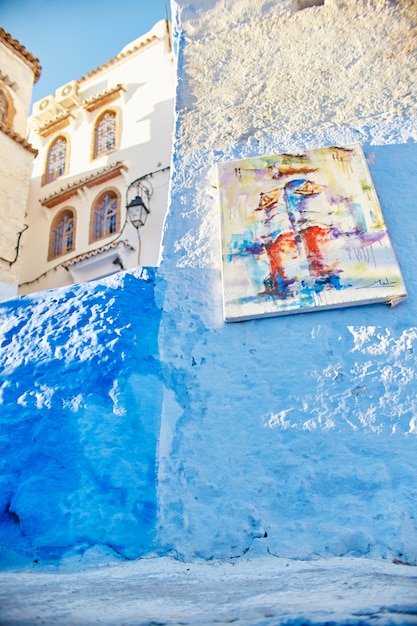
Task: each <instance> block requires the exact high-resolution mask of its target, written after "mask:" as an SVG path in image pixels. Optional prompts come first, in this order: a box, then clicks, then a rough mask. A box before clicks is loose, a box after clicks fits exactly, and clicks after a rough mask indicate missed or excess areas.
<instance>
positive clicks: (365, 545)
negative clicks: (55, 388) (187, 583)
mask: <svg viewBox="0 0 417 626" xmlns="http://www.w3.org/2000/svg"><path fill="white" fill-rule="evenodd" d="M173 9H174V14H176V15H177V19H178V23H177V37H176V45H177V49H178V66H179V67H178V75H179V81H178V90H177V127H176V135H175V152H174V176H173V181H172V192H171V193H172V204H171V210H170V214H169V216H168V220H167V223H166V235H165V241H164V244H165V257H164V263H163V264H162V267H161V272H160V275H162V276H163V277H164V279H165V281H166V293H165V304H164V314H163V317H162V326H161V332H160V346H161V359H162V362H163V365H164V369H163V371H164V384H165V388H166V390H165V401H164V409H165V410H164V417H163V422H162V429H161V442H160V455H161V457H160V483H159V491H158V495H159V506H160V516H161V533H160V538H161V542H162V544H163V545H164V546H166V549H170V548H171V549H172V550H174V551H177V552H178V553H180V554H185V555H186V556H187V557H191V556H193V555H195V554H198V555H200V556H203V557H205V558H210V557H212V556H215V557H225V556H237V555H241V554H243V553H244V552H245V551H247V550H248V549H249V550H251V552H252V553H256V552H259V551H260V552H266V551H270V552H273V553H274V554H279V555H286V556H290V555H292V556H299V557H308V556H311V555H314V554H338V555H342V554H348V553H350V554H355V555H364V554H366V555H379V556H387V555H395V556H396V557H397V558H407V559H409V560H413V561H415V560H416V558H417V551H416V546H417V526H416V521H415V519H414V515H415V502H416V496H417V492H416V487H415V475H416V470H415V463H414V457H415V452H416V435H417V427H416V419H417V418H416V400H417V397H416V379H415V370H416V356H415V350H416V338H417V328H416V320H415V306H416V303H415V287H416V281H415V274H416V272H415V267H414V260H413V257H414V255H413V253H412V250H414V249H415V218H414V215H415V211H414V207H415V195H416V183H415V172H416V167H417V149H416V144H415V141H416V139H417V117H416V114H417V101H416V97H415V86H416V83H415V76H416V73H415V71H416V69H417V68H416V55H415V47H416V18H417V15H416V13H415V6H414V5H413V3H411V2H409V3H407V2H399V3H391V2H388V1H387V2H384V1H380V2H353V1H352V2H350V1H347V2H339V1H337V0H334V1H332V2H327V1H326V2H325V4H324V6H321V7H313V8H309V9H306V10H304V11H298V12H297V11H295V10H294V8H293V4H292V3H291V2H285V1H282V2H274V3H272V2H262V1H259V2H257V3H255V4H253V2H251V1H250V0H241V1H240V2H234V1H232V0H218V1H215V0H207V1H206V2H190V1H186V0H179V1H178V2H176V3H174V7H173ZM351 142H360V143H361V144H362V145H363V148H364V151H365V154H366V156H367V159H368V163H369V166H370V169H371V174H372V176H373V179H374V182H375V186H376V190H377V193H378V195H379V198H380V201H381V204H382V209H383V211H384V214H385V218H386V221H387V224H388V228H389V231H390V233H391V237H392V240H393V243H394V246H395V250H396V252H397V255H398V258H399V262H400V265H401V267H402V270H403V274H404V278H405V281H406V284H407V287H408V291H409V298H408V300H407V301H406V302H405V303H403V304H402V305H400V306H398V308H393V309H390V308H388V307H387V306H385V305H373V306H363V307H356V308H350V309H345V310H335V311H327V312H322V313H311V314H303V315H299V316H289V317H280V318H273V319H268V320H257V321H249V322H243V323H239V324H229V325H226V324H224V323H223V321H222V312H221V310H222V306H221V276H220V253H219V216H218V207H217V198H216V184H217V181H216V176H215V164H216V163H217V162H220V161H223V160H227V159H234V158H243V157H246V156H251V155H256V154H273V153H276V152H280V151H283V152H288V151H295V150H302V149H303V148H310V147H319V146H326V145H335V144H344V143H351ZM399 555H401V556H399ZM404 555H406V556H404Z"/></svg>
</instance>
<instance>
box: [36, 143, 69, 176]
mask: <svg viewBox="0 0 417 626" xmlns="http://www.w3.org/2000/svg"><path fill="white" fill-rule="evenodd" d="M60 140H61V141H65V156H64V163H63V166H64V167H63V168H62V172H61V171H59V173H58V174H57V175H56V176H54V177H50V176H49V175H48V173H49V160H50V155H51V152H52V149H53V148H54V146H55V145H56V144H57V143H58V141H60ZM69 149H70V142H69V137H68V136H67V135H66V134H64V133H62V134H59V135H57V136H56V137H54V139H53V140H52V141H51V143H50V144H49V147H48V150H47V153H46V159H45V167H44V174H43V180H42V185H48V184H49V183H53V182H54V181H55V180H57V179H58V178H62V176H65V174H67V173H68V163H69Z"/></svg>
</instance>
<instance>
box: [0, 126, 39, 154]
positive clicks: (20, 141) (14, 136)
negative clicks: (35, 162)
mask: <svg viewBox="0 0 417 626" xmlns="http://www.w3.org/2000/svg"><path fill="white" fill-rule="evenodd" d="M0 130H1V132H2V133H4V134H5V135H7V136H8V137H10V139H12V140H13V141H15V142H16V143H18V144H20V145H21V146H22V147H23V148H25V150H28V151H29V152H31V153H32V154H33V155H34V156H36V155H37V154H38V151H37V150H36V148H34V147H33V146H32V145H31V144H30V143H29V142H28V141H27V140H26V139H25V138H24V137H22V136H21V135H19V133H16V132H15V131H14V130H12V129H11V128H9V127H8V126H6V125H5V124H2V123H1V122H0Z"/></svg>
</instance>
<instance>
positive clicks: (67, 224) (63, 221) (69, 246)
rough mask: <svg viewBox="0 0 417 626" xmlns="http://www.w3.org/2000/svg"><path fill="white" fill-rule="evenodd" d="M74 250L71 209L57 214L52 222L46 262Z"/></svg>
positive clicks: (73, 222)
mask: <svg viewBox="0 0 417 626" xmlns="http://www.w3.org/2000/svg"><path fill="white" fill-rule="evenodd" d="M74 248H75V219H74V213H73V211H72V210H71V209H65V210H64V211H61V213H59V214H58V215H57V216H56V217H55V219H54V221H53V222H52V227H51V235H50V240H49V255H48V260H52V259H56V258H57V257H59V256H63V255H64V254H67V253H68V252H71V251H72V250H74Z"/></svg>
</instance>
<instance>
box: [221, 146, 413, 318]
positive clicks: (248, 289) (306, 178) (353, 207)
mask: <svg viewBox="0 0 417 626" xmlns="http://www.w3.org/2000/svg"><path fill="white" fill-rule="evenodd" d="M218 181H219V201H220V211H221V232H222V276H223V303H224V317H225V320H226V321H239V320H245V319H252V318H256V317H270V316H273V315H283V314H288V313H302V312H307V311H313V310H317V309H325V308H334V307H344V306H352V305H359V304H369V303H373V302H390V303H391V304H395V303H397V302H399V301H400V300H401V299H403V298H405V297H406V295H407V293H406V288H405V285H404V281H403V279H402V276H401V271H400V268H399V265H398V262H397V259H396V256H395V252H394V250H393V247H392V244H391V241H390V238H389V235H388V232H387V228H386V225H385V222H384V218H383V215H382V211H381V207H380V205H379V202H378V198H377V195H376V192H375V189H374V186H373V183H372V180H371V177H370V174H369V170H368V166H367V163H366V160H365V157H364V154H363V151H362V148H361V146H360V145H359V144H353V145H348V146H344V147H339V146H338V147H336V146H333V147H326V148H320V149H315V150H309V151H306V152H303V153H300V154H277V155H271V156H261V157H254V158H249V159H244V160H240V161H230V162H226V163H221V164H219V165H218Z"/></svg>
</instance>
